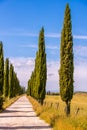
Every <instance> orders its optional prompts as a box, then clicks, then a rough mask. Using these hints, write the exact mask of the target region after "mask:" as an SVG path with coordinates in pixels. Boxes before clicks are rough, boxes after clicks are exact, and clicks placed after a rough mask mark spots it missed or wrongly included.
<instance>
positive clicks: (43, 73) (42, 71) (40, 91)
mask: <svg viewBox="0 0 87 130" xmlns="http://www.w3.org/2000/svg"><path fill="white" fill-rule="evenodd" d="M35 67H36V68H35V70H36V89H37V95H38V100H39V102H40V103H41V104H43V100H44V98H45V94H46V79H47V67H46V53H45V39H44V28H42V29H41V31H40V34H39V43H38V52H37V53H36V64H35Z"/></svg>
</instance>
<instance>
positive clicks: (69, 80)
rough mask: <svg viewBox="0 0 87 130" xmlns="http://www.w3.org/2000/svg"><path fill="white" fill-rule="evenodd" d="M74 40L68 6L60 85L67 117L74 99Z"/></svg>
mask: <svg viewBox="0 0 87 130" xmlns="http://www.w3.org/2000/svg"><path fill="white" fill-rule="evenodd" d="M73 71H74V65H73V38H72V24H71V14H70V8H69V5H68V4H67V5H66V10H65V16H64V24H63V29H62V34H61V46H60V70H59V78H60V79H59V83H60V95H61V99H62V100H63V101H64V102H65V103H66V115H67V116H68V115H69V114H70V102H71V99H72V97H73Z"/></svg>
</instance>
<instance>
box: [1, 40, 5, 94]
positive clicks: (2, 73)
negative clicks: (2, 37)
mask: <svg viewBox="0 0 87 130" xmlns="http://www.w3.org/2000/svg"><path fill="white" fill-rule="evenodd" d="M3 83H4V56H3V44H2V42H0V93H1V94H3Z"/></svg>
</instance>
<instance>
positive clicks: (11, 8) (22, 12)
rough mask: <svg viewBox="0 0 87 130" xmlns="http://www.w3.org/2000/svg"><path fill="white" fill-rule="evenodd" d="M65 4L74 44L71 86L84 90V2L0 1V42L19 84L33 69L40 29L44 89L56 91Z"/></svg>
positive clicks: (86, 60) (86, 54)
mask: <svg viewBox="0 0 87 130" xmlns="http://www.w3.org/2000/svg"><path fill="white" fill-rule="evenodd" d="M66 3H69V5H70V8H71V16H72V33H73V43H74V61H75V63H74V65H75V67H74V68H75V71H74V81H75V82H74V86H75V90H76V91H77V90H78V91H87V70H86V68H87V18H86V13H87V1H86V0H73V1H71V0H60V1H59V0H0V40H1V41H2V42H3V45H4V56H5V58H6V57H9V59H10V62H11V63H13V65H14V67H15V71H16V72H17V74H18V78H19V79H20V83H21V85H24V86H27V81H28V79H29V77H30V75H31V72H32V70H33V69H34V59H35V54H36V51H37V47H38V35H39V31H40V29H41V27H42V26H43V27H44V30H45V44H46V53H47V66H48V79H47V90H51V91H59V81H58V79H59V77H58V70H59V62H60V60H59V56H60V52H59V49H60V36H61V30H62V27H63V19H64V11H65V6H66Z"/></svg>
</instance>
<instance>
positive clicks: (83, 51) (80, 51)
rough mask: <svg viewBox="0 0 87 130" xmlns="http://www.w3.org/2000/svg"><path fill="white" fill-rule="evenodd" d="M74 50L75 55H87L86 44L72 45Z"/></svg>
mask: <svg viewBox="0 0 87 130" xmlns="http://www.w3.org/2000/svg"><path fill="white" fill-rule="evenodd" d="M74 52H75V55H76V56H79V58H80V57H83V58H84V57H87V46H80V45H78V46H75V47H74Z"/></svg>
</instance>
